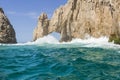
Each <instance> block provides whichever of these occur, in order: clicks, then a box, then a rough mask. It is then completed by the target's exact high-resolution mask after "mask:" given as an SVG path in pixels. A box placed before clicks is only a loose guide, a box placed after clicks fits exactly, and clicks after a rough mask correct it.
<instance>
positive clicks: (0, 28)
mask: <svg viewBox="0 0 120 80" xmlns="http://www.w3.org/2000/svg"><path fill="white" fill-rule="evenodd" d="M0 43H16V36H15V31H14V29H13V27H12V25H11V24H10V22H9V20H8V18H7V17H6V16H5V14H4V11H3V9H2V8H0Z"/></svg>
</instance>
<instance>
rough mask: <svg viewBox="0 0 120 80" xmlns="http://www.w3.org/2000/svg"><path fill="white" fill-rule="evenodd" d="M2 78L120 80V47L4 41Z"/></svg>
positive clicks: (0, 61) (0, 54)
mask: <svg viewBox="0 0 120 80" xmlns="http://www.w3.org/2000/svg"><path fill="white" fill-rule="evenodd" d="M0 80H120V48H114V47H112V48H102V47H85V46H83V45H82V44H79V45H78V44H76V45H75V44H74V45H73V44H44V45H1V46H0Z"/></svg>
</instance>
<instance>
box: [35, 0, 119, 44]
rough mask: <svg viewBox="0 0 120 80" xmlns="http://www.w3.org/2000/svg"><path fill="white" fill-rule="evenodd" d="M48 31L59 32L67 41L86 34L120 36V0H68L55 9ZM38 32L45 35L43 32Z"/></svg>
mask: <svg viewBox="0 0 120 80" xmlns="http://www.w3.org/2000/svg"><path fill="white" fill-rule="evenodd" d="M38 22H40V21H38ZM43 22H44V21H43ZM45 22H46V21H45ZM37 29H40V28H37ZM41 30H42V31H43V27H42V29H41ZM36 31H37V30H36ZM44 31H45V30H44ZM47 31H48V33H47V34H49V33H51V32H59V33H60V34H61V40H60V41H66V42H67V41H71V39H72V38H82V39H84V38H85V37H86V35H90V36H92V37H95V38H99V37H101V36H107V37H111V35H113V34H114V35H115V36H116V37H120V0H68V2H67V3H66V4H65V5H64V6H61V7H59V8H58V9H57V10H55V12H54V14H53V16H52V18H51V19H50V20H49V22H48V25H47ZM37 33H38V34H39V35H42V36H44V34H43V32H42V33H41V32H39V31H38V32H37ZM45 35H46V34H45ZM42 36H39V37H42ZM39 37H36V39H37V38H39ZM111 41H112V40H111Z"/></svg>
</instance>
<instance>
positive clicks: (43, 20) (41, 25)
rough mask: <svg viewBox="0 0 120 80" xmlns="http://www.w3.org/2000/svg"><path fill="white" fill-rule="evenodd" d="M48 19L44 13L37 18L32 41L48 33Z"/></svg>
mask: <svg viewBox="0 0 120 80" xmlns="http://www.w3.org/2000/svg"><path fill="white" fill-rule="evenodd" d="M48 26H49V20H48V16H47V14H46V13H42V14H41V15H40V17H39V19H38V25H37V27H36V28H35V30H34V33H33V34H34V35H33V41H35V40H37V39H38V38H40V37H43V36H45V35H48Z"/></svg>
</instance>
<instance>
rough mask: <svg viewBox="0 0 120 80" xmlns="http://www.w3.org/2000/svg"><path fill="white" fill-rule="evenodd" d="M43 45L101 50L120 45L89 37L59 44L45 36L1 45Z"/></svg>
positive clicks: (51, 36) (50, 37)
mask: <svg viewBox="0 0 120 80" xmlns="http://www.w3.org/2000/svg"><path fill="white" fill-rule="evenodd" d="M44 44H55V45H68V46H69V45H70V46H73V47H76V46H79V47H103V48H120V45H116V44H114V43H113V42H108V38H107V37H100V38H93V37H89V38H87V39H72V41H71V42H62V43H60V42H59V40H58V39H57V38H55V37H54V36H53V35H47V36H44V37H43V38H39V39H37V40H36V41H34V42H27V43H18V44H1V45H8V46H10V45H17V46H18V45H44Z"/></svg>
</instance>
